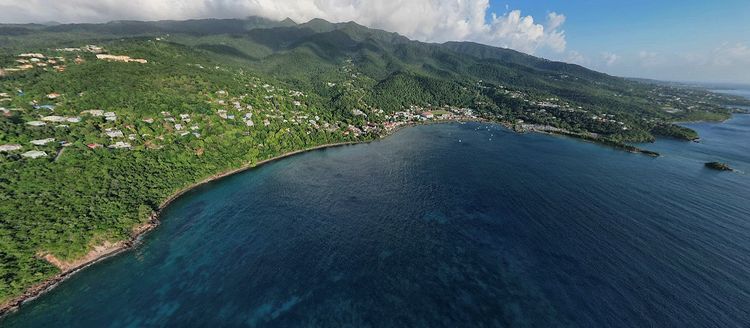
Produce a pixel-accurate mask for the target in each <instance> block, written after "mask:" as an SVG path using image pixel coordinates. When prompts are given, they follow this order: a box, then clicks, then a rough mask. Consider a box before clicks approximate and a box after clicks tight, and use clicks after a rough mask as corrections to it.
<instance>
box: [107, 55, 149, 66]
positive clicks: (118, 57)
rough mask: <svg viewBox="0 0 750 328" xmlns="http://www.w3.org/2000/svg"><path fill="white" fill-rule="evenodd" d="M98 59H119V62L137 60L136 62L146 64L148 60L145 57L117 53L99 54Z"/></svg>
mask: <svg viewBox="0 0 750 328" xmlns="http://www.w3.org/2000/svg"><path fill="white" fill-rule="evenodd" d="M96 59H101V60H109V61H118V62H123V63H130V62H135V63H141V64H145V63H147V62H148V61H147V60H145V59H138V58H130V56H117V55H106V54H97V55H96Z"/></svg>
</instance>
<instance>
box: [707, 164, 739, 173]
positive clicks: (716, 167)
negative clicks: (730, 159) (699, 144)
mask: <svg viewBox="0 0 750 328" xmlns="http://www.w3.org/2000/svg"><path fill="white" fill-rule="evenodd" d="M706 167H707V168H709V169H712V170H717V171H734V169H732V168H731V167H729V165H727V163H722V162H708V163H706Z"/></svg>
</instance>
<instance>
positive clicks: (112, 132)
mask: <svg viewBox="0 0 750 328" xmlns="http://www.w3.org/2000/svg"><path fill="white" fill-rule="evenodd" d="M104 134H106V135H107V136H108V137H110V138H122V137H123V136H125V135H124V134H123V133H122V131H120V130H118V129H106V130H104Z"/></svg>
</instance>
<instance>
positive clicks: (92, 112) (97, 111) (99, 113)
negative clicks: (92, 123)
mask: <svg viewBox="0 0 750 328" xmlns="http://www.w3.org/2000/svg"><path fill="white" fill-rule="evenodd" d="M81 114H89V115H91V116H104V111H103V110H101V109H89V110H85V111H82V112H81Z"/></svg>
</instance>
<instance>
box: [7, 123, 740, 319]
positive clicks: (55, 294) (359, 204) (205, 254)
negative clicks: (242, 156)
mask: <svg viewBox="0 0 750 328" xmlns="http://www.w3.org/2000/svg"><path fill="white" fill-rule="evenodd" d="M689 126H690V127H691V128H694V129H696V130H698V132H699V133H700V134H701V136H702V142H701V143H693V142H683V141H677V140H660V141H658V142H656V143H655V144H652V145H648V148H649V149H652V150H656V151H659V152H661V153H662V154H663V156H662V157H659V158H651V157H648V156H644V155H638V154H631V153H627V152H623V151H619V150H615V149H612V148H608V147H605V146H601V145H597V144H593V143H588V142H582V141H579V140H576V139H571V138H566V137H556V136H549V135H543V134H516V133H513V132H510V131H508V130H506V129H504V128H501V127H499V126H496V125H489V124H482V123H467V124H457V123H456V124H439V125H430V126H419V127H414V128H408V129H404V130H402V131H399V132H398V133H396V134H395V135H393V136H391V137H388V138H386V139H383V140H380V141H376V142H373V143H370V144H361V145H355V146H346V147H340V148H333V149H327V150H322V151H314V152H309V153H305V154H302V155H298V156H294V157H291V158H287V159H284V160H280V161H276V162H273V163H270V164H268V165H264V166H262V167H260V168H257V169H253V170H250V171H247V172H244V173H241V174H237V175H234V176H231V177H229V178H226V179H223V180H220V181H217V182H214V183H211V184H208V185H205V186H202V187H199V188H197V189H195V190H193V191H192V192H189V193H188V194H186V195H184V196H183V197H181V198H179V199H178V200H177V201H176V202H174V203H173V204H172V205H171V206H169V207H168V208H167V209H166V210H165V211H164V215H163V216H162V218H161V220H162V225H161V226H160V227H159V228H158V229H157V230H156V231H154V232H152V233H149V234H148V235H147V236H146V237H145V238H144V241H143V243H142V244H141V245H140V246H138V247H137V248H136V249H135V250H133V251H129V252H127V253H124V254H122V255H120V256H117V257H114V258H111V259H108V260H105V261H104V262H102V263H99V264H96V265H95V266H93V267H91V268H88V269H86V270H84V271H82V272H80V273H78V274H76V275H74V276H73V277H72V278H71V279H69V280H67V281H65V282H64V283H62V284H61V285H60V286H59V287H58V288H55V289H54V290H52V291H51V292H50V293H48V294H46V295H44V296H43V297H41V298H39V299H37V300H34V301H32V302H30V303H29V304H27V305H25V306H23V307H22V309H21V310H20V311H19V312H17V313H15V314H12V315H10V316H8V317H6V318H5V319H4V320H3V321H2V322H0V326H3V327H61V326H69V327H150V326H174V327H193V326H203V327H214V326H258V327H299V326H303V327H314V326H319V327H346V326H353V327H479V326H485V327H494V326H497V327H508V326H514V327H527V326H528V327H562V326H570V327H747V326H748V324H750V176H749V175H748V174H747V173H746V172H750V115H736V116H735V117H734V118H733V119H732V120H730V121H727V122H725V123H700V124H690V125H689ZM714 160H719V161H724V162H728V163H729V164H730V165H731V166H733V167H735V168H737V169H738V170H740V171H743V172H745V173H741V172H718V171H713V170H709V169H706V168H704V165H703V164H704V163H705V162H707V161H714Z"/></svg>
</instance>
